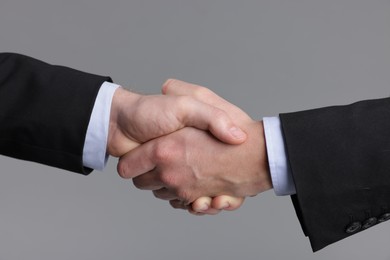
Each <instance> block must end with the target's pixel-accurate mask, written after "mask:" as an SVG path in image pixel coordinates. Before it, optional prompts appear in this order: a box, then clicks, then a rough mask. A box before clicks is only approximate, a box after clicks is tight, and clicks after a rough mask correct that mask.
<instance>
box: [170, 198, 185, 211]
mask: <svg viewBox="0 0 390 260" xmlns="http://www.w3.org/2000/svg"><path fill="white" fill-rule="evenodd" d="M169 204H171V206H172V207H173V208H175V209H185V210H188V209H189V208H190V206H189V205H188V204H186V203H184V202H183V201H181V200H177V199H175V200H170V201H169Z"/></svg>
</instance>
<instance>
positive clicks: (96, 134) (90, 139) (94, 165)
mask: <svg viewBox="0 0 390 260" xmlns="http://www.w3.org/2000/svg"><path fill="white" fill-rule="evenodd" d="M118 87H119V85H117V84H113V83H109V82H104V83H103V84H102V86H101V87H100V90H99V93H98V95H97V97H96V100H95V105H94V107H93V110H92V114H91V119H90V121H89V125H88V129H87V135H86V137H85V143H84V150H83V165H84V167H88V168H91V169H94V170H100V171H101V170H103V169H104V167H105V166H106V163H107V160H108V154H107V138H108V126H109V122H110V112H111V102H112V98H113V96H114V92H115V90H116V89H117V88H118Z"/></svg>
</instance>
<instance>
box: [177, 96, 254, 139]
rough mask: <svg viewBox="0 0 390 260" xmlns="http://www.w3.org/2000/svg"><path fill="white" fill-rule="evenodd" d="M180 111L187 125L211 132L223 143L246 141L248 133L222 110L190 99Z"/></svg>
mask: <svg viewBox="0 0 390 260" xmlns="http://www.w3.org/2000/svg"><path fill="white" fill-rule="evenodd" d="M183 103H184V102H183ZM180 110H181V115H182V117H183V118H182V119H181V120H182V122H183V123H184V124H185V125H187V126H193V127H196V128H198V129H203V130H209V131H210V132H211V133H212V134H213V135H214V136H215V137H216V138H218V139H219V140H221V141H222V142H225V143H228V144H241V143H243V142H244V141H245V140H246V137H247V136H246V133H245V132H244V131H242V130H241V128H239V127H238V126H237V125H236V124H234V123H233V121H232V120H231V118H230V117H229V116H228V114H227V113H226V112H225V111H223V110H222V109H219V108H216V107H214V106H211V105H208V104H206V103H203V102H200V101H197V100H195V99H193V98H188V99H186V102H185V104H183V106H182V108H181V109H180Z"/></svg>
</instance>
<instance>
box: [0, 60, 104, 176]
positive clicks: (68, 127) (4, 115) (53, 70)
mask: <svg viewBox="0 0 390 260" xmlns="http://www.w3.org/2000/svg"><path fill="white" fill-rule="evenodd" d="M104 81H111V79H110V78H108V77H101V76H96V75H92V74H88V73H84V72H80V71H77V70H74V69H70V68H66V67H62V66H53V65H49V64H47V63H44V62H42V61H38V60H36V59H33V58H30V57H26V56H23V55H19V54H11V53H0V154H3V155H7V156H11V157H15V158H20V159H24V160H30V161H34V162H38V163H43V164H47V165H51V166H55V167H59V168H62V169H66V170H69V171H74V172H79V173H83V174H87V173H89V172H91V169H85V168H84V167H83V165H82V153H83V146H84V141H85V135H86V131H87V127H88V123H89V119H90V115H91V112H92V109H93V106H94V102H95V98H96V96H97V93H98V91H99V88H100V86H101V85H102V84H103V82H104Z"/></svg>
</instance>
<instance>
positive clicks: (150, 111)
mask: <svg viewBox="0 0 390 260" xmlns="http://www.w3.org/2000/svg"><path fill="white" fill-rule="evenodd" d="M166 84H169V81H167V83H166ZM185 126H192V127H196V128H199V129H202V130H209V131H210V132H211V133H212V134H213V135H215V136H216V137H217V138H218V139H220V140H221V141H224V142H226V143H229V144H240V143H242V142H244V141H245V139H246V134H245V133H244V132H243V131H242V130H241V129H240V128H238V127H237V126H235V124H233V122H232V120H231V119H230V117H229V116H228V115H227V114H226V113H225V112H224V111H222V110H221V109H218V108H215V107H213V106H211V105H208V104H205V103H203V102H200V101H198V100H196V99H195V98H192V97H189V96H163V95H159V96H143V95H138V94H135V93H132V92H130V91H127V90H125V89H122V88H119V89H117V90H116V92H115V94H114V97H113V101H112V106H111V114H110V125H109V134H108V142H107V152H108V153H109V154H110V155H112V156H116V157H119V156H122V155H123V154H125V153H126V152H128V151H130V150H132V149H134V148H135V147H137V146H138V145H139V144H141V143H144V142H146V141H148V140H151V139H154V138H157V137H160V136H163V135H167V134H169V133H172V132H174V131H177V130H179V129H181V128H183V127H185Z"/></svg>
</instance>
